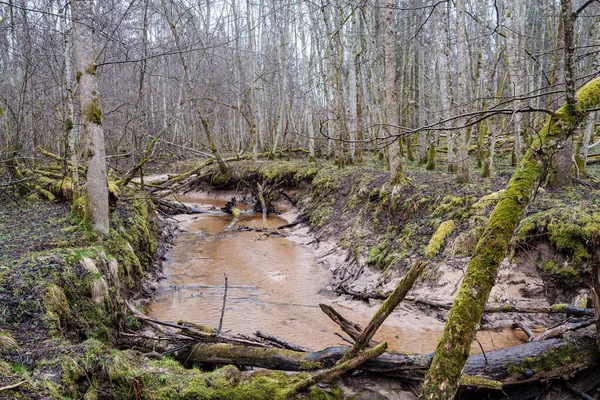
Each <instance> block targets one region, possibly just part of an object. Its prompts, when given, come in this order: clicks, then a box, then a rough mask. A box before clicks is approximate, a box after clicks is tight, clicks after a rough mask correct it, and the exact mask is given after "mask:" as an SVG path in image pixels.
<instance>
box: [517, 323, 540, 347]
mask: <svg viewBox="0 0 600 400" xmlns="http://www.w3.org/2000/svg"><path fill="white" fill-rule="evenodd" d="M513 326H514V327H515V328H521V330H522V331H523V332H525V334H526V335H527V337H528V338H529V340H528V341H529V342H531V341H532V340H533V339H534V338H535V335H534V334H533V332H532V331H531V329H529V327H528V326H527V325H525V323H524V322H523V321H515V322H514V324H513Z"/></svg>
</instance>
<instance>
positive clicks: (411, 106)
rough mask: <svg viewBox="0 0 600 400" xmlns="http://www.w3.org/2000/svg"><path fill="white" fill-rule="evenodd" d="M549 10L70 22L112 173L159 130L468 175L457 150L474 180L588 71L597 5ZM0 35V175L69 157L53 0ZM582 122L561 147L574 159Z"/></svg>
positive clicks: (122, 10) (319, 11)
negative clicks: (95, 91)
mask: <svg viewBox="0 0 600 400" xmlns="http://www.w3.org/2000/svg"><path fill="white" fill-rule="evenodd" d="M562 3H563V4H561V2H559V1H543V2H542V1H532V2H508V1H507V2H504V1H467V2H464V1H456V2H450V1H441V2H434V3H432V4H422V3H421V2H410V1H406V2H405V1H400V2H395V1H392V2H387V3H386V2H358V3H343V2H322V3H313V2H298V3H294V2H268V1H260V2H251V1H247V2H238V1H232V2H216V1H207V2H195V3H194V2H192V3H188V2H177V1H161V2H152V1H139V2H138V1H131V2H103V1H102V2H94V3H85V2H83V3H82V4H84V5H85V6H84V7H82V10H81V11H80V12H81V13H83V14H82V16H81V18H84V19H85V20H86V23H85V25H84V26H85V27H87V28H90V29H91V30H92V34H93V38H92V40H91V42H89V43H88V44H85V45H83V46H93V52H92V54H91V55H92V56H93V60H90V61H93V62H94V63H95V65H96V71H97V72H96V73H97V75H96V76H97V79H98V87H99V95H100V104H101V107H102V122H103V128H104V137H105V141H106V151H107V155H108V157H109V160H110V161H111V165H114V166H115V167H117V168H118V167H119V166H121V165H122V163H121V161H122V160H123V159H127V158H129V159H133V160H139V159H141V158H143V152H144V150H145V149H146V147H147V145H148V143H149V142H150V141H151V140H152V139H153V138H156V137H158V136H160V138H159V140H158V143H157V145H156V147H155V149H154V151H155V152H160V151H167V152H168V153H169V154H189V153H192V154H211V153H213V152H218V151H221V152H233V153H238V154H239V153H242V152H245V153H257V152H272V153H276V152H278V151H281V150H283V149H288V148H296V147H303V148H306V149H307V150H309V151H310V153H311V155H313V156H321V155H323V156H332V157H333V156H335V157H336V158H337V159H338V162H339V163H347V164H350V163H354V162H360V161H361V160H363V159H364V158H365V157H372V156H373V154H374V152H379V153H380V154H381V155H382V156H387V153H386V150H389V158H390V159H391V160H392V162H391V165H392V168H393V169H397V168H398V167H397V165H398V162H399V160H398V158H400V159H402V158H403V157H405V158H407V159H408V160H413V159H416V160H420V161H421V162H422V163H423V164H424V165H425V164H426V162H427V160H429V167H430V168H433V167H434V160H435V159H436V158H439V159H441V160H443V162H444V164H445V163H446V162H447V166H446V165H443V164H442V162H439V163H438V164H439V165H438V167H439V168H448V169H450V170H457V171H458V170H460V171H461V172H460V174H461V176H462V178H463V179H465V180H468V177H469V173H470V174H480V173H482V172H481V171H475V170H473V171H469V170H470V169H471V168H470V165H469V163H467V161H466V159H467V157H466V151H467V150H468V148H469V147H473V146H476V147H477V152H476V154H477V157H478V158H479V161H478V162H479V163H480V165H483V166H484V168H483V169H484V171H483V173H484V174H489V173H493V170H494V155H495V154H496V153H497V152H498V149H501V150H502V151H506V149H507V148H508V147H511V150H510V151H512V152H513V154H514V157H513V160H514V161H515V162H516V160H518V159H519V157H520V156H521V155H522V154H523V153H524V151H525V149H526V148H527V144H528V143H530V142H531V140H532V137H533V136H535V134H536V130H537V129H538V128H539V127H540V125H541V124H542V123H543V122H544V121H545V118H546V117H547V115H548V112H549V111H553V110H555V109H557V108H558V107H559V106H560V105H562V103H563V102H564V100H565V82H569V81H570V80H571V79H572V80H573V85H574V87H575V88H577V87H580V86H582V85H583V84H584V83H585V82H587V81H589V80H591V79H593V78H594V77H595V76H596V75H597V73H598V65H599V61H598V60H599V59H600V55H599V54H598V47H597V45H598V41H599V40H600V39H599V35H600V33H599V28H598V4H597V2H594V1H587V2H582V1H579V2H577V1H576V2H575V4H571V2H570V1H568V2H565V1H563V2H562ZM562 7H569V8H570V9H567V10H565V12H564V15H562V14H561V12H562V10H563V8H562ZM88 13H91V14H89V15H88ZM561 15H562V16H561ZM571 30H572V31H571ZM568 31H571V32H572V33H571V34H572V36H571V40H570V43H569V44H567V46H565V45H564V38H565V33H568ZM0 40H1V43H2V44H1V46H0V50H1V53H2V57H1V61H0V62H1V70H2V75H1V82H0V85H1V90H0V93H1V96H2V98H1V99H0V101H1V105H2V114H1V115H2V134H3V140H2V148H1V149H2V160H3V161H2V163H3V164H2V165H3V166H7V165H9V164H11V163H12V162H14V161H15V160H20V159H23V160H28V159H30V157H34V156H35V151H36V149H38V148H39V147H42V148H44V149H47V150H49V151H52V152H53V153H56V154H60V155H67V153H68V149H69V146H68V136H69V134H70V132H71V129H72V134H73V135H74V139H75V140H74V146H75V149H76V150H77V153H78V154H80V153H82V150H81V149H82V147H83V146H82V145H81V141H82V139H81V118H80V112H79V106H78V101H77V92H78V90H79V87H78V85H77V77H76V74H75V72H74V71H75V68H74V58H73V30H72V19H71V10H70V6H69V3H64V4H63V3H60V2H54V1H51V2H43V1H30V2H16V1H9V2H4V3H3V4H2V24H1V25H0ZM565 53H569V55H568V57H567V62H568V65H565ZM571 90H573V88H571ZM73 105H74V107H73ZM71 115H73V116H72V117H71ZM594 118H595V114H594V115H592V117H590V118H588V119H586V123H585V127H584V128H582V129H581V135H578V137H577V139H576V141H575V142H576V143H575V144H574V145H573V146H572V148H573V153H574V154H577V156H578V157H581V158H582V159H585V158H586V157H587V156H588V154H589V150H588V148H589V147H590V145H593V142H592V140H591V138H592V136H593V133H594V132H595V127H596V125H595V119H594ZM70 120H72V121H73V124H71V122H69V121H70ZM507 143H510V144H507ZM436 147H438V149H437V150H438V151H437V154H436V152H435V151H434V150H433V149H434V148H436ZM428 151H429V152H428ZM397 160H398V161H397ZM446 160H447V161H446ZM578 165H579V169H580V170H581V169H583V168H584V165H585V163H584V162H581V163H578ZM582 172H583V171H580V173H582Z"/></svg>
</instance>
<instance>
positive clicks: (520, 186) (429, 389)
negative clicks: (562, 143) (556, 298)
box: [421, 78, 600, 399]
mask: <svg viewBox="0 0 600 400" xmlns="http://www.w3.org/2000/svg"><path fill="white" fill-rule="evenodd" d="M598 105H600V78H597V79H595V80H593V81H591V82H589V83H588V84H586V85H585V86H584V87H583V88H581V89H580V90H579V91H578V93H577V108H576V110H574V111H573V112H569V110H568V107H566V106H564V107H562V108H561V109H559V110H558V111H556V112H555V113H554V114H553V115H551V116H550V117H549V118H548V121H547V122H546V125H545V126H544V127H543V128H542V129H541V130H540V132H539V134H538V136H537V139H536V140H535V141H534V142H533V143H532V145H531V147H530V149H529V151H527V153H526V154H525V155H524V156H523V157H522V159H521V161H520V163H519V165H518V166H517V169H516V171H515V172H514V174H513V176H512V178H511V180H510V181H509V183H508V185H507V187H506V190H505V193H504V195H503V197H502V199H501V200H500V201H499V202H498V204H497V205H496V208H494V211H493V212H492V214H491V216H490V219H489V221H488V224H487V226H486V228H485V231H484V233H483V235H482V237H481V239H480V240H479V242H478V243H477V247H476V249H475V256H474V257H473V258H472V259H471V261H470V262H469V266H468V268H467V272H466V274H465V277H464V280H463V282H462V284H461V287H460V290H459V292H458V294H457V296H456V299H455V300H454V304H453V306H452V309H451V310H450V314H449V316H448V322H447V323H446V326H445V328H444V333H443V335H442V338H441V339H440V342H439V344H438V347H437V350H436V352H435V356H434V358H433V361H432V364H431V368H430V369H429V371H428V373H427V376H426V379H425V382H424V384H423V388H422V391H421V393H422V396H423V398H424V399H451V398H453V397H454V395H455V393H456V391H457V389H458V385H459V379H460V376H461V372H462V370H463V367H464V365H465V362H466V360H467V358H468V356H469V351H470V346H471V342H472V341H473V338H474V337H475V332H476V330H477V325H478V324H479V322H480V320H481V316H482V314H483V310H484V307H485V304H486V302H487V300H488V296H489V294H490V291H491V289H492V287H493V286H494V284H495V282H496V276H497V273H498V267H499V265H500V263H501V262H502V260H503V259H504V256H505V253H506V250H507V248H508V244H509V241H510V239H511V238H512V236H513V233H514V230H515V228H516V226H517V224H518V222H519V220H520V219H521V217H522V215H523V212H524V210H525V207H526V206H527V204H528V203H529V201H530V200H531V198H532V196H533V193H534V192H535V189H536V187H537V184H538V183H539V180H540V177H541V175H542V171H543V169H544V167H545V165H546V159H545V155H546V154H547V153H548V151H549V150H550V149H549V148H548V144H549V143H552V142H553V141H554V139H555V138H558V137H561V136H563V135H564V132H565V131H568V130H570V131H572V130H573V129H574V128H575V127H576V126H577V125H578V124H579V123H580V122H581V120H582V119H583V118H584V116H585V114H586V113H585V112H583V111H584V110H586V109H589V108H594V107H598Z"/></svg>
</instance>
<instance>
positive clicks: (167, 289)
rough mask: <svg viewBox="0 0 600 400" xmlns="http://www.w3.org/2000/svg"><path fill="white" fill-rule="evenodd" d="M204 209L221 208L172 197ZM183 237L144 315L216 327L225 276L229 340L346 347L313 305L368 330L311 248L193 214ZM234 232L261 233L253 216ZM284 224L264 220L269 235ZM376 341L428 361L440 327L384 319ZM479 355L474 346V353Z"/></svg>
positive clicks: (510, 339)
mask: <svg viewBox="0 0 600 400" xmlns="http://www.w3.org/2000/svg"><path fill="white" fill-rule="evenodd" d="M178 198H179V200H180V201H184V202H186V203H191V204H197V205H199V206H201V207H202V208H204V209H209V208H210V207H221V206H222V205H223V204H224V201H219V200H215V199H200V198H186V197H178ZM180 219H181V220H185V222H182V226H184V227H185V229H186V230H187V232H185V233H183V234H181V235H180V236H178V237H177V239H176V241H175V246H174V247H173V249H172V251H171V253H170V254H169V259H168V260H167V261H165V263H164V273H165V276H166V279H164V280H163V281H161V283H160V286H159V288H158V291H157V295H156V297H155V298H154V300H153V301H152V302H150V303H149V304H148V305H147V307H146V310H145V311H146V313H148V314H149V315H151V316H153V317H155V318H158V319H162V320H166V321H172V322H175V321H177V320H186V321H190V322H195V323H198V324H202V325H207V326H212V327H217V326H218V325H219V318H220V315H221V307H222V302H223V293H224V290H225V286H224V274H227V277H228V291H227V304H226V307H225V317H224V320H223V329H224V330H225V331H231V332H232V333H242V334H253V333H254V332H256V331H257V330H261V331H263V332H267V333H269V334H271V335H275V336H279V337H281V338H282V339H284V340H287V341H290V342H292V343H295V344H298V345H301V346H305V347H308V348H312V349H315V350H320V349H323V348H325V347H327V346H333V345H339V344H347V343H344V342H343V341H342V340H341V338H340V337H338V336H336V335H335V332H338V333H342V332H341V330H340V329H339V327H338V326H337V325H336V324H334V323H333V322H332V321H331V320H330V319H329V318H328V317H327V316H326V315H325V314H324V313H323V312H322V311H321V310H320V308H319V306H318V305H319V303H327V304H330V305H332V306H334V307H335V308H336V309H337V310H338V311H339V312H340V313H341V314H342V315H344V316H345V317H346V318H348V319H350V320H353V321H355V322H358V323H360V324H361V325H362V326H366V325H367V324H368V322H369V319H370V317H371V315H372V314H373V313H374V312H375V311H376V308H369V307H367V306H366V305H365V304H364V303H359V302H356V303H352V302H347V301H344V302H343V304H334V302H335V301H336V299H337V296H335V295H333V294H331V293H329V292H328V291H327V290H325V284H326V282H328V281H329V272H328V271H325V270H324V269H323V268H322V267H321V266H319V265H317V263H316V260H315V258H314V256H313V255H312V253H311V251H310V249H309V248H307V247H305V246H302V245H299V244H296V243H293V242H292V241H289V240H287V239H285V238H280V237H270V238H264V237H263V238H261V240H255V239H256V238H257V237H258V236H259V235H260V233H257V232H243V231H236V230H234V231H231V232H226V233H223V232H222V230H223V229H224V228H225V227H226V226H227V225H228V224H229V221H230V220H231V216H229V215H213V214H199V215H194V216H181V217H180ZM239 224H242V225H246V226H249V227H261V226H262V225H263V221H262V218H261V216H260V215H258V214H244V215H242V217H241V219H240V222H239ZM284 224H286V221H285V220H283V219H281V218H279V217H269V219H268V220H267V227H268V228H269V229H274V228H276V227H278V226H281V225H284ZM386 323H387V325H384V326H382V327H381V328H380V330H379V332H378V334H377V335H376V336H375V339H376V340H378V341H383V340H386V341H388V344H389V345H390V348H391V349H394V350H398V351H403V352H415V353H430V352H432V351H434V350H435V347H436V344H437V341H438V339H439V337H440V335H441V330H442V328H443V324H442V323H441V322H439V321H437V320H435V319H434V318H428V317H416V318H408V319H405V318H404V317H402V318H395V319H394V318H390V319H388V321H386ZM478 339H479V341H480V342H481V344H482V346H483V347H484V348H485V349H486V350H487V349H493V348H499V347H506V346H511V345H514V344H517V343H520V342H523V341H525V340H526V337H525V335H524V334H522V333H521V332H519V331H506V332H500V333H493V334H492V333H489V332H480V333H479V334H478ZM473 351H474V352H479V351H480V350H479V346H478V345H475V346H474V347H473Z"/></svg>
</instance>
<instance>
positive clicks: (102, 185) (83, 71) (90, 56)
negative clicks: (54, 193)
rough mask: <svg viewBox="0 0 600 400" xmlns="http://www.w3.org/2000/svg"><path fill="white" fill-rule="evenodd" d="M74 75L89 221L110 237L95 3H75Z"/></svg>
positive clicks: (84, 0)
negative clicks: (85, 163) (95, 48)
mask: <svg viewBox="0 0 600 400" xmlns="http://www.w3.org/2000/svg"><path fill="white" fill-rule="evenodd" d="M71 4H72V10H71V14H72V18H73V34H74V36H73V37H74V40H73V42H74V46H75V49H74V50H75V70H76V72H75V76H76V78H77V81H78V82H79V103H80V106H81V123H82V125H83V134H84V138H85V143H86V150H85V154H84V157H85V158H86V159H87V176H86V180H87V182H86V208H87V209H86V218H87V219H88V220H89V223H90V225H91V227H92V230H93V231H94V232H95V233H96V234H98V236H99V237H100V238H102V237H103V236H106V235H107V234H108V186H107V183H106V157H105V150H104V130H103V127H102V109H101V108H100V96H99V94H98V77H97V76H96V56H95V51H94V39H93V26H94V20H93V18H92V0H73V1H72V3H71Z"/></svg>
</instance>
